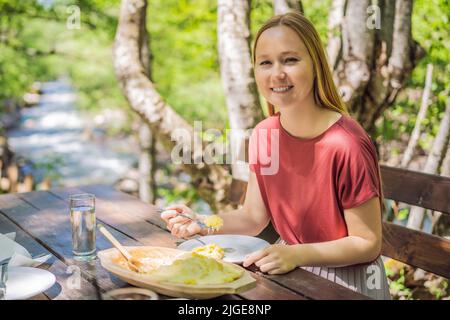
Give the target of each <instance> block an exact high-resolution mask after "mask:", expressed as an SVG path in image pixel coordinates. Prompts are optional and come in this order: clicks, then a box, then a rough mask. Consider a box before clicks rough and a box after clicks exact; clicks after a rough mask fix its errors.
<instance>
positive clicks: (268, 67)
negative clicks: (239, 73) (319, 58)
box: [255, 26, 314, 108]
mask: <svg viewBox="0 0 450 320" xmlns="http://www.w3.org/2000/svg"><path fill="white" fill-rule="evenodd" d="M257 41H258V42H257V44H256V48H255V78H256V84H257V85H258V89H259V91H260V93H261V94H262V95H263V96H264V98H265V99H266V100H267V101H268V102H270V103H271V104H273V105H275V106H277V107H280V108H288V107H291V106H295V105H298V104H301V103H302V102H304V101H314V91H313V84H314V70H313V62H312V59H311V56H310V55H309V53H308V49H307V48H306V46H305V44H304V43H303V41H302V40H301V39H300V37H299V36H298V35H297V33H296V32H295V31H294V30H292V29H291V28H289V27H286V26H276V27H272V28H269V29H267V30H265V31H264V32H263V33H262V34H261V36H260V37H259V39H258V40H257ZM311 99H312V100H311Z"/></svg>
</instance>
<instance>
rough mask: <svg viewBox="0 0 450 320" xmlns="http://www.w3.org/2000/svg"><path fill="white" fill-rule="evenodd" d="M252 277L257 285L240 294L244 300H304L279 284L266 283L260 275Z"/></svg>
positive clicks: (266, 280)
mask: <svg viewBox="0 0 450 320" xmlns="http://www.w3.org/2000/svg"><path fill="white" fill-rule="evenodd" d="M252 276H253V277H254V278H255V279H256V280H257V281H258V283H259V285H258V286H257V287H256V288H253V289H251V290H249V291H246V292H243V293H240V294H239V296H241V297H242V298H244V299H248V300H306V298H305V297H304V296H303V294H298V293H294V291H292V290H290V289H288V288H285V287H283V286H280V285H279V284H277V283H275V282H273V281H268V279H266V278H265V277H264V276H263V275H262V274H261V273H259V272H253V273H252ZM289 287H290V286H289Z"/></svg>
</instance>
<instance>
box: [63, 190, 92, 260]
mask: <svg viewBox="0 0 450 320" xmlns="http://www.w3.org/2000/svg"><path fill="white" fill-rule="evenodd" d="M69 199H70V223H71V225H72V252H73V254H74V259H75V260H80V261H90V260H92V259H94V258H95V249H96V246H95V228H96V220H95V196H94V195H93V194H89V193H83V194H72V195H70V197H69Z"/></svg>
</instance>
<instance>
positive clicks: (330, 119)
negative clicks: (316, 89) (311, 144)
mask: <svg viewBox="0 0 450 320" xmlns="http://www.w3.org/2000/svg"><path fill="white" fill-rule="evenodd" d="M340 116H341V115H340V114H339V113H338V112H335V111H332V110H329V109H326V108H322V107H320V106H318V105H317V104H316V103H315V102H314V99H312V101H304V102H303V103H302V104H301V105H298V106H292V107H288V108H280V121H281V125H282V126H283V128H284V129H285V130H286V131H287V132H289V133H290V134H291V135H292V136H294V137H298V138H304V139H310V138H314V137H316V136H318V135H320V134H321V133H322V132H324V131H325V130H327V129H328V128H329V127H330V126H332V125H333V123H335V122H336V121H337V120H338V119H339V118H340Z"/></svg>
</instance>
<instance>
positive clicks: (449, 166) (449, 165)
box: [430, 143, 450, 232]
mask: <svg viewBox="0 0 450 320" xmlns="http://www.w3.org/2000/svg"><path fill="white" fill-rule="evenodd" d="M441 176H444V177H450V143H448V144H447V152H446V154H445V158H444V160H443V162H442V170H441ZM441 216H442V212H439V211H434V212H433V213H432V214H431V217H430V219H431V228H430V229H431V232H433V230H435V228H436V226H437V224H438V222H439V219H440V218H441Z"/></svg>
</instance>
